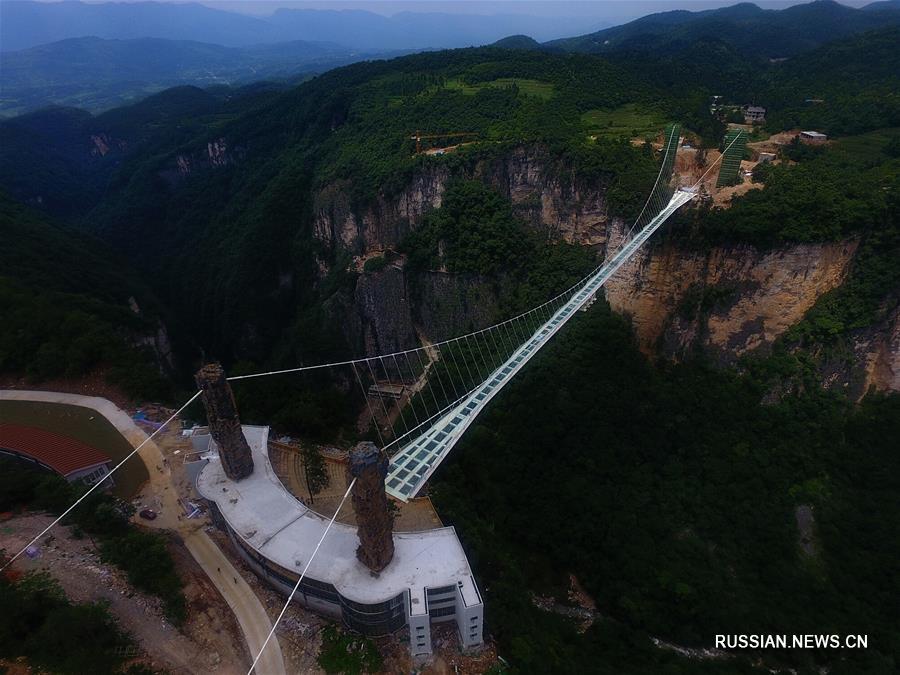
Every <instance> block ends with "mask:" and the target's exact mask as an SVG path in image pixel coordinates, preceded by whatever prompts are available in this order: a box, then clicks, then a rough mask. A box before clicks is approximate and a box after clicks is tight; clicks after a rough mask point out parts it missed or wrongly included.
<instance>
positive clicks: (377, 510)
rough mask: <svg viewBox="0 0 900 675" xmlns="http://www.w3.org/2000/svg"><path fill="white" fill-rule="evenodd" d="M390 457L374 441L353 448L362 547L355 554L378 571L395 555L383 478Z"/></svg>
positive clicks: (356, 500) (353, 473)
mask: <svg viewBox="0 0 900 675" xmlns="http://www.w3.org/2000/svg"><path fill="white" fill-rule="evenodd" d="M387 470H388V459H387V456H386V455H385V454H384V452H383V451H381V450H379V449H378V448H377V447H376V446H375V444H374V443H372V442H369V441H364V442H362V443H360V444H358V445H357V446H356V447H355V448H353V450H351V451H350V475H351V476H353V478H355V479H356V482H355V483H354V484H353V509H354V511H355V512H356V522H357V535H358V536H359V548H357V549H356V557H357V558H359V561H360V562H361V563H362V564H363V565H365V566H366V567H368V568H369V569H370V570H372V572H374V573H375V574H377V573H378V572H381V570H383V569H384V568H385V567H387V566H388V565H389V564H390V562H391V559H392V558H393V557H394V533H393V530H394V519H393V516H391V513H390V509H389V508H388V497H387V492H386V491H385V489H384V479H385V477H386V476H387Z"/></svg>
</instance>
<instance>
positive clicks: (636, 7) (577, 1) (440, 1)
mask: <svg viewBox="0 0 900 675" xmlns="http://www.w3.org/2000/svg"><path fill="white" fill-rule="evenodd" d="M164 1H168V0H164ZM871 1H872V0H842V4H845V5H849V6H851V7H861V6H862V5H866V4H868V3H869V2H871ZM203 4H204V5H209V6H210V7H217V8H219V9H228V10H231V11H234V12H241V13H247V14H271V13H272V12H273V11H275V9H277V8H278V7H297V8H309V9H364V10H368V11H370V12H377V13H379V14H385V15H391V14H396V13H397V12H404V11H411V12H450V13H454V14H533V15H538V16H584V17H590V18H592V19H596V20H609V21H614V20H618V21H622V20H630V19H633V18H637V17H639V16H644V15H645V14H653V13H655V12H664V11H668V10H672V9H689V10H693V11H696V10H700V9H711V8H713V7H726V6H728V5H734V4H737V0H732V1H731V2H727V1H726V2H719V1H717V0H706V1H704V0H699V1H698V0H524V1H523V0H489V1H487V2H482V1H480V0H452V1H448V0H318V1H315V0H312V1H304V2H291V1H289V0H219V1H216V0H211V1H206V0H203ZM755 4H757V5H759V6H760V7H764V8H766V9H783V8H784V7H788V6H790V5H796V4H802V3H800V2H796V1H790V0H756V1H755Z"/></svg>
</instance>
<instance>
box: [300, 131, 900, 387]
mask: <svg viewBox="0 0 900 675" xmlns="http://www.w3.org/2000/svg"><path fill="white" fill-rule="evenodd" d="M458 171H459V173H458V175H460V176H463V177H468V178H474V179H478V180H481V181H484V182H485V183H488V184H490V185H492V186H493V187H494V188H495V189H497V190H498V192H500V193H501V194H503V195H505V196H507V197H508V198H509V200H510V202H511V203H512V205H513V209H514V211H515V212H516V213H517V215H518V216H519V217H521V218H523V219H524V220H525V221H526V222H528V223H529V224H530V225H531V226H532V227H534V228H536V229H539V230H542V231H544V232H546V233H547V234H548V235H550V236H557V237H559V238H561V239H563V240H565V241H568V242H571V243H578V244H582V245H585V246H591V247H593V248H595V249H596V250H597V252H598V256H603V255H608V254H609V253H612V252H614V251H615V250H617V249H618V248H619V247H620V246H621V245H622V237H623V232H624V230H625V224H624V223H623V221H622V220H621V219H617V218H612V217H610V215H609V212H608V204H607V201H606V191H605V186H603V185H585V184H584V183H583V181H579V180H578V178H577V177H576V176H575V175H574V173H573V172H572V171H571V169H568V168H566V167H565V166H563V165H561V164H560V163H559V162H558V161H557V160H555V159H554V158H552V157H551V156H550V155H549V153H548V152H547V151H546V150H545V149H543V148H541V147H539V146H523V147H519V148H515V149H513V150H512V151H510V152H509V153H508V154H507V155H505V156H503V157H499V158H494V159H490V160H480V161H477V162H473V163H472V164H471V165H470V166H468V167H465V168H463V169H459V170H458ZM450 179H451V174H450V172H449V170H448V169H447V167H446V166H445V165H444V164H440V163H437V162H435V163H429V164H427V165H426V166H425V167H424V169H422V170H421V171H419V172H417V173H416V174H415V176H414V177H413V178H411V179H410V181H409V183H408V184H407V185H406V187H405V188H404V189H402V190H401V191H400V192H399V193H397V194H396V196H394V197H390V198H389V197H387V196H385V195H379V196H378V197H377V198H376V199H375V200H373V201H372V203H371V204H370V205H368V206H366V207H365V208H362V209H360V208H356V207H354V206H353V205H352V204H351V203H350V199H349V197H348V194H349V190H348V187H349V186H347V185H343V184H340V183H335V184H332V185H330V186H328V187H327V188H325V189H323V190H321V191H320V192H319V193H318V194H317V195H316V199H315V236H316V237H317V238H318V239H319V240H320V241H321V242H322V243H323V244H325V245H326V246H327V247H328V248H331V249H343V250H345V251H348V252H350V253H351V254H355V255H362V254H365V253H368V252H371V251H377V250H384V249H392V248H395V247H396V246H397V244H398V243H399V241H400V240H401V239H402V238H403V236H404V235H405V234H406V233H407V232H408V231H409V230H410V229H412V228H415V227H416V226H417V225H418V224H419V223H421V221H422V218H423V217H424V216H425V215H426V214H427V213H428V212H429V211H430V210H432V209H434V208H437V207H439V206H440V205H441V201H442V198H443V194H444V191H445V189H446V186H447V183H448V182H449V180H450ZM856 248H857V242H856V241H854V240H847V241H843V242H837V243H828V244H801V245H793V246H787V247H783V248H780V249H776V250H772V251H766V252H760V251H758V250H756V249H755V248H753V247H751V246H747V245H740V246H729V247H716V248H712V249H710V250H706V251H698V250H695V249H690V248H684V247H680V246H678V244H677V240H676V239H674V238H665V237H664V238H663V239H662V241H660V240H658V239H657V240H654V241H652V242H651V243H650V245H649V246H648V247H647V248H646V249H645V250H643V251H641V252H639V253H638V254H637V255H636V256H635V257H634V258H633V259H632V260H631V261H630V262H629V263H628V264H627V265H626V266H625V267H623V268H622V269H621V270H620V271H619V273H618V274H617V275H616V276H615V277H613V279H612V280H610V282H609V283H608V284H607V285H606V297H607V299H608V300H609V302H610V304H611V305H612V307H613V309H615V310H616V311H618V312H621V313H623V314H626V315H628V316H629V317H630V318H631V320H632V322H633V325H634V329H635V333H636V335H637V339H638V342H639V345H640V347H641V349H642V350H643V351H644V352H645V353H648V354H651V353H652V354H662V355H664V356H666V357H668V358H674V359H679V358H684V357H685V356H687V355H688V354H690V353H692V352H694V351H696V350H704V351H705V352H706V353H708V354H711V355H712V356H713V357H714V358H716V359H717V360H718V361H719V362H720V363H723V364H727V363H732V362H734V361H735V360H736V359H737V358H738V357H739V356H741V355H742V354H746V353H748V352H752V351H754V350H757V349H762V350H765V349H766V348H767V347H768V346H770V345H771V344H772V343H773V342H774V341H775V340H776V339H777V338H778V337H779V336H780V335H782V334H784V332H785V331H786V330H788V329H789V328H790V327H791V326H792V325H794V324H796V323H797V322H798V321H800V319H801V318H802V317H803V315H804V314H805V313H806V312H807V311H808V310H809V309H810V308H811V307H812V306H813V305H814V304H815V302H816V301H817V300H818V299H819V298H820V297H821V296H822V295H823V294H824V293H827V292H828V291H830V290H831V289H833V288H835V287H837V286H839V285H840V284H841V283H843V281H844V279H845V278H846V276H847V274H848V272H849V270H850V266H851V263H852V260H853V257H854V255H855V252H856ZM401 263H402V261H401ZM499 291H500V289H498V288H497V287H496V285H495V283H492V282H488V281H486V280H484V279H480V278H477V277H471V276H461V275H452V274H446V273H443V272H427V273H422V272H418V273H407V272H406V271H405V270H403V267H402V264H400V265H397V266H396V267H389V268H387V269H385V270H383V271H381V272H377V273H372V274H363V275H361V276H360V278H359V280H358V284H357V288H356V291H355V294H354V298H353V302H352V309H351V308H348V309H351V314H352V316H348V317H347V320H346V326H347V331H348V333H349V334H350V339H351V342H354V343H356V344H359V343H360V342H362V346H363V348H364V350H365V353H367V354H369V355H373V354H376V353H384V352H385V351H396V350H398V349H407V348H409V347H410V346H412V345H413V344H417V340H419V339H424V340H426V341H431V342H436V341H440V340H443V339H447V338H448V337H452V336H453V335H458V334H463V333H466V332H468V331H470V330H472V329H475V328H478V327H482V326H485V325H489V324H490V323H492V322H493V321H495V320H497V319H498V318H500V317H501V314H502V308H501V307H500V306H499V304H498V296H499V294H500V293H499ZM854 352H855V354H854V356H853V357H852V358H850V357H848V358H846V359H844V361H843V362H841V363H835V364H833V367H832V368H831V370H830V372H829V373H825V374H826V376H827V379H828V380H829V381H830V383H831V384H832V386H842V387H844V388H845V389H846V390H847V391H848V392H856V393H859V394H861V393H864V392H865V390H866V389H867V388H868V387H869V386H874V387H876V388H879V389H889V390H895V391H900V315H898V312H897V311H894V312H893V313H892V314H891V315H890V317H889V319H888V320H887V321H885V322H884V325H880V326H876V327H873V328H872V329H870V330H868V331H863V332H861V333H860V335H858V336H856V340H855V347H854ZM851 362H852V363H851Z"/></svg>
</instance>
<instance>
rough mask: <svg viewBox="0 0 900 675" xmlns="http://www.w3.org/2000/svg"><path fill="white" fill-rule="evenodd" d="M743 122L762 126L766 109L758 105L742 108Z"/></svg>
mask: <svg viewBox="0 0 900 675" xmlns="http://www.w3.org/2000/svg"><path fill="white" fill-rule="evenodd" d="M743 113H744V122H746V123H747V124H762V123H763V122H765V121H766V109H765V108H763V107H762V106H758V105H747V106H744V109H743Z"/></svg>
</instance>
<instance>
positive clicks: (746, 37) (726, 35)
mask: <svg viewBox="0 0 900 675" xmlns="http://www.w3.org/2000/svg"><path fill="white" fill-rule="evenodd" d="M891 25H900V3H898V2H896V0H891V1H890V2H876V3H873V4H872V5H868V6H866V7H864V8H862V9H854V8H852V7H847V6H845V5H841V4H839V3H837V2H833V0H816V1H815V2H811V3H808V4H803V5H793V6H791V7H787V8H785V9H781V10H773V9H761V8H760V7H758V6H757V5H754V4H752V3H749V2H744V3H740V4H737V5H732V6H730V7H723V8H720V9H708V10H703V11H699V12H689V11H686V10H675V11H671V12H661V13H658V14H650V15H648V16H645V17H642V18H640V19H637V20H635V21H632V22H630V23H626V24H624V25H621V26H615V27H613V28H608V29H605V30H601V31H598V32H596V33H590V34H588V35H582V36H580V37H574V38H565V39H561V40H553V41H550V42H547V43H545V47H548V48H553V49H561V50H564V51H573V52H587V53H606V52H614V51H666V50H674V49H679V48H682V47H683V46H685V45H687V44H690V43H693V42H697V41H700V40H710V39H717V40H721V41H723V42H725V43H727V44H729V45H731V46H732V47H734V48H735V49H737V50H738V51H739V52H742V53H744V54H746V55H748V56H757V57H764V58H783V57H791V56H795V55H797V54H800V53H802V52H806V51H809V50H811V49H814V48H816V47H818V46H820V45H822V44H825V43H827V42H831V41H833V40H838V39H841V38H844V37H849V36H851V35H854V34H857V33H862V32H865V31H868V30H874V29H877V28H883V27H886V26H891Z"/></svg>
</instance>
